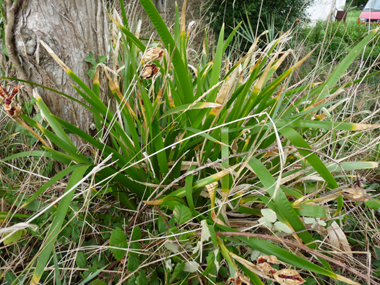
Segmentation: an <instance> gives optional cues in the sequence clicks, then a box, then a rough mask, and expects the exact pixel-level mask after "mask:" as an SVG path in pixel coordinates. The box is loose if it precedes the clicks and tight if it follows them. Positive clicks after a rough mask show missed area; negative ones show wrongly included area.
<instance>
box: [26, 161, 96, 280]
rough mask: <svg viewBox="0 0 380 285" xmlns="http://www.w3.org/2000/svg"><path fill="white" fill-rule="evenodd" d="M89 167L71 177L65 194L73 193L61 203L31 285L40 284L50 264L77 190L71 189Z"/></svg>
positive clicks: (82, 167) (40, 254) (79, 168)
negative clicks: (55, 244) (47, 265)
mask: <svg viewBox="0 0 380 285" xmlns="http://www.w3.org/2000/svg"><path fill="white" fill-rule="evenodd" d="M88 167H89V166H88V165H83V166H81V167H78V168H77V170H76V171H75V172H74V173H73V174H72V175H71V178H70V180H69V182H68V183H67V186H66V190H65V193H66V192H67V191H69V190H71V191H70V192H69V194H67V195H66V196H65V197H64V198H63V199H62V200H61V202H60V203H59V206H58V209H57V212H56V214H55V217H54V220H53V222H52V224H51V226H50V229H49V232H48V234H47V236H46V240H45V243H44V244H43V245H42V248H41V250H40V253H39V255H38V261H37V266H36V269H35V271H34V273H33V277H32V280H31V284H34V285H37V284H39V281H40V279H41V277H42V274H43V272H44V270H45V267H46V264H47V263H48V261H49V258H50V255H51V253H52V251H53V248H54V243H55V241H56V240H57V237H58V233H59V232H60V230H61V228H62V224H63V221H64V219H65V217H66V214H67V210H68V209H69V206H70V203H71V199H72V197H73V195H74V192H75V189H71V188H72V187H74V186H75V184H77V183H78V182H79V181H80V180H81V179H82V178H83V175H84V174H85V172H86V171H87V169H88Z"/></svg>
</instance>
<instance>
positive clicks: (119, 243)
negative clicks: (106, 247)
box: [110, 228, 128, 260]
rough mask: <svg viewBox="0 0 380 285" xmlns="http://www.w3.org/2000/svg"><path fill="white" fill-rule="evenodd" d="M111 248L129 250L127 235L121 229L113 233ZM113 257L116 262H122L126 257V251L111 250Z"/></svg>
mask: <svg viewBox="0 0 380 285" xmlns="http://www.w3.org/2000/svg"><path fill="white" fill-rule="evenodd" d="M110 246H113V247H118V248H128V239H127V235H126V234H125V233H124V231H123V230H122V229H121V228H116V229H114V230H113V231H112V233H111V239H110ZM110 250H111V252H112V254H113V256H114V257H115V258H116V260H121V259H122V258H123V257H124V256H125V253H126V251H125V250H121V249H116V248H111V249H110Z"/></svg>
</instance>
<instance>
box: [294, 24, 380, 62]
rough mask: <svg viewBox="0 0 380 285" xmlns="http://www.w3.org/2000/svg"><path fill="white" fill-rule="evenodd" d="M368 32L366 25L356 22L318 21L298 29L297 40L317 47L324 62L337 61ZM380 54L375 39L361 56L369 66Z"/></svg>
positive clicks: (379, 48) (308, 45)
mask: <svg viewBox="0 0 380 285" xmlns="http://www.w3.org/2000/svg"><path fill="white" fill-rule="evenodd" d="M367 34H368V25H367V26H366V25H360V24H358V23H357V22H348V23H344V22H329V23H328V22H326V21H319V22H317V23H316V25H315V26H314V27H305V28H302V29H300V33H299V35H298V39H297V40H298V41H303V40H304V41H305V42H304V45H305V46H307V47H310V48H314V47H317V49H316V52H315V53H316V54H321V55H322V58H323V60H324V61H325V62H339V61H341V60H342V59H343V58H345V57H346V56H347V54H348V53H349V52H350V51H351V50H352V49H353V48H354V46H355V45H356V44H358V43H359V42H360V41H361V40H362V39H363V38H364V37H365V36H366V35H367ZM379 54H380V46H379V45H378V44H377V42H376V41H374V42H372V43H370V44H368V45H367V46H366V47H365V49H364V54H363V58H364V59H368V60H367V61H366V65H367V66H369V65H370V64H371V63H373V62H374V60H375V59H376V58H377V57H378V55H379Z"/></svg>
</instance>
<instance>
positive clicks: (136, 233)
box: [127, 226, 141, 272]
mask: <svg viewBox="0 0 380 285" xmlns="http://www.w3.org/2000/svg"><path fill="white" fill-rule="evenodd" d="M140 239H141V228H140V227H138V226H135V227H133V230H132V234H131V240H130V245H129V248H130V249H131V250H137V251H139V250H140V249H141V246H140V244H139V243H138V242H134V241H136V240H140ZM138 256H139V254H138V253H136V252H132V251H130V252H129V253H128V264H127V269H128V270H129V271H131V272H133V271H135V270H137V268H139V266H140V264H141V262H140V261H139V259H138Z"/></svg>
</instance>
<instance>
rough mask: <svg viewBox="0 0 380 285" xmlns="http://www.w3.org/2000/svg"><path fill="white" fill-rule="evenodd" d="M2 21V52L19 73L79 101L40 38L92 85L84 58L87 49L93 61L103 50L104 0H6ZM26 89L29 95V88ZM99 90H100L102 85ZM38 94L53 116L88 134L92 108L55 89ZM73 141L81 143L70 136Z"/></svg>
mask: <svg viewBox="0 0 380 285" xmlns="http://www.w3.org/2000/svg"><path fill="white" fill-rule="evenodd" d="M12 9H13V10H12ZM12 17H13V19H12ZM7 20H8V22H7V32H6V43H7V50H8V54H9V55H10V59H11V60H12V63H13V64H14V66H15V67H16V69H17V72H18V76H19V77H20V78H21V79H26V80H30V81H32V82H35V83H38V84H41V85H44V86H47V87H50V88H53V89H56V90H59V91H61V92H63V93H65V94H68V95H70V96H72V97H74V98H76V99H79V100H81V101H82V102H84V101H83V99H81V98H80V96H79V95H78V94H77V92H76V91H75V90H74V88H73V87H72V85H71V84H75V82H74V81H73V80H71V78H69V76H68V75H67V74H66V73H65V72H64V71H63V70H62V68H61V67H60V66H58V64H56V62H55V61H54V60H53V58H52V57H51V56H50V55H49V54H48V53H47V52H46V50H45V49H44V47H43V46H42V45H40V44H39V42H40V40H43V41H44V42H45V43H47V44H48V45H49V46H50V47H51V48H52V49H53V51H54V52H55V53H56V54H57V55H58V57H59V58H60V59H61V60H62V61H63V62H64V63H65V64H66V65H67V66H68V67H69V68H70V69H71V70H72V71H73V72H74V73H75V74H76V75H77V76H78V77H79V78H80V79H82V81H84V82H85V83H86V84H87V85H88V86H92V80H91V78H90V77H89V76H88V75H87V74H86V72H87V71H88V70H89V69H90V68H92V67H91V65H90V64H89V63H87V62H85V61H84V59H85V58H86V57H87V56H88V55H89V53H90V52H92V53H93V54H94V58H95V59H96V60H97V58H98V56H99V55H106V54H107V40H108V30H107V18H106V6H105V3H104V1H103V0H97V1H94V0H64V1H62V0H24V1H21V0H17V1H16V2H14V3H12V0H7ZM12 20H13V23H12ZM7 40H8V41H7ZM17 61H19V62H17ZM25 77H26V78H25ZM27 90H28V91H29V92H28V93H30V90H31V88H30V87H29V88H27ZM103 90H104V92H105V91H106V90H107V88H103ZM39 93H40V95H41V97H42V99H43V100H44V102H45V104H46V105H47V106H48V107H49V109H50V111H51V112H52V113H53V114H55V115H57V116H59V117H60V118H62V119H64V120H66V121H68V122H70V123H72V124H74V125H76V126H78V127H79V128H81V129H82V130H84V131H86V132H89V126H90V125H91V123H92V122H93V116H92V115H91V112H89V111H87V110H86V109H85V108H84V107H82V106H81V105H80V104H78V103H76V102H73V101H71V100H68V99H66V98H65V97H64V96H62V95H59V94H57V93H54V92H50V91H47V90H42V89H40V90H39ZM29 95H32V94H29ZM101 96H102V95H101ZM103 96H104V94H103ZM73 139H74V138H73ZM74 143H75V144H76V145H77V146H79V144H80V142H79V141H75V139H74Z"/></svg>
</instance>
